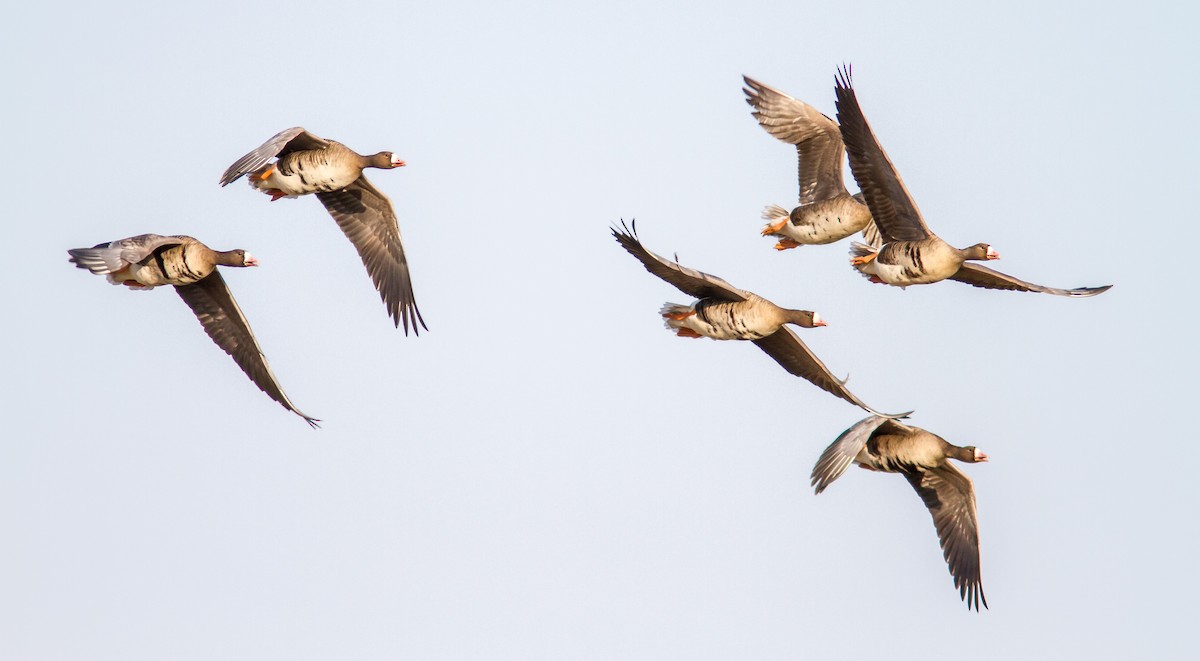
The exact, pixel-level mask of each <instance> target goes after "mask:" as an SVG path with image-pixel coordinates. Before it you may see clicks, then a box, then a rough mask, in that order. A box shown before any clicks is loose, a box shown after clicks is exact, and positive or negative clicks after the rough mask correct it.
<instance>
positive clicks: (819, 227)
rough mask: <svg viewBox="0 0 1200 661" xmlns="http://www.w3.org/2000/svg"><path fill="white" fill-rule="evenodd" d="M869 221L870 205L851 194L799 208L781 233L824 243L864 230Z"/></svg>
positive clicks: (799, 241) (815, 243)
mask: <svg viewBox="0 0 1200 661" xmlns="http://www.w3.org/2000/svg"><path fill="white" fill-rule="evenodd" d="M869 222H871V211H870V209H868V208H867V205H865V204H862V203H860V202H858V201H856V200H855V199H854V198H852V197H850V196H849V195H847V196H844V197H835V198H832V199H828V200H820V201H817V202H813V203H811V204H805V205H803V206H799V207H796V208H795V209H793V210H792V213H791V215H790V216H789V218H788V222H786V223H784V225H783V228H782V229H781V230H780V231H779V234H780V235H782V236H785V237H787V238H789V239H792V240H794V241H796V242H798V243H803V244H805V245H824V244H826V243H833V242H834V241H840V240H842V239H844V238H846V237H848V236H850V235H851V234H854V233H855V232H861V231H862V229H863V228H864V227H866V226H867V223H869Z"/></svg>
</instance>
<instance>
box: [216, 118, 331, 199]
mask: <svg viewBox="0 0 1200 661" xmlns="http://www.w3.org/2000/svg"><path fill="white" fill-rule="evenodd" d="M327 146H329V141H328V140H324V139H322V138H318V137H317V136H315V135H313V134H311V133H309V132H308V131H305V130H304V128H303V127H300V126H295V127H292V128H290V129H286V130H283V131H280V132H279V133H276V134H275V135H273V136H271V139H270V140H267V141H266V142H264V143H262V144H261V145H259V146H258V147H257V148H256V149H255V150H254V151H252V152H250V153H248V154H246V155H245V156H243V157H241V158H239V159H238V160H236V161H234V162H233V165H230V166H229V168H228V169H227V170H225V174H223V175H221V182H220V183H221V185H222V186H226V185H228V184H231V183H233V182H235V181H237V180H238V178H239V177H241V176H242V175H244V174H246V173H248V172H254V171H255V170H257V169H259V168H261V167H262V166H264V165H266V164H267V161H269V160H271V159H272V158H276V157H278V156H283V155H284V154H287V153H289V152H294V151H304V150H308V149H323V148H325V147H327Z"/></svg>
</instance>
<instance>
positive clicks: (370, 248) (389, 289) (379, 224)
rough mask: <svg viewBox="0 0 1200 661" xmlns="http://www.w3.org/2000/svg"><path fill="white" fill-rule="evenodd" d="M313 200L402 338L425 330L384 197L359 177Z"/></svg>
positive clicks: (397, 227)
mask: <svg viewBox="0 0 1200 661" xmlns="http://www.w3.org/2000/svg"><path fill="white" fill-rule="evenodd" d="M317 198H318V199H319V200H321V204H324V205H325V209H326V210H328V211H329V215H331V216H333V219H334V220H336V221H337V224H338V227H341V228H342V231H343V232H345V233H346V237H347V238H349V239H350V243H353V244H354V248H355V249H356V250H358V256H359V257H361V258H362V262H363V265H364V266H366V267H367V273H369V274H370V275H371V282H373V283H375V289H377V290H379V296H380V298H382V299H383V304H384V306H385V307H386V308H387V311H388V314H389V315H391V317H392V321H394V322H395V323H396V327H399V326H400V324H401V323H403V324H404V334H405V335H408V327H409V326H410V325H411V326H412V329H413V332H415V333H416V334H417V335H420V334H421V329H420V328H418V327H417V325H418V324H420V326H421V328H424V329H425V330H429V327H428V326H426V325H425V320H424V319H422V318H421V311H420V310H418V309H417V301H416V298H415V297H414V296H413V288H412V278H411V277H410V276H409V273H408V260H407V259H406V258H405V257H404V244H403V243H402V242H401V240H400V225H399V223H398V222H397V220H396V212H395V210H393V209H392V203H391V201H390V200H388V198H387V196H386V195H384V194H383V193H381V192H379V189H378V188H375V186H373V185H372V184H371V182H370V181H369V180H368V179H367V178H366V177H365V176H362V177H359V178H358V179H357V180H356V181H355V182H354V183H352V184H350V185H349V186H347V187H345V188H343V189H341V190H337V191H331V192H328V193H317Z"/></svg>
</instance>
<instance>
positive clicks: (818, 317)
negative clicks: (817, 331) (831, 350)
mask: <svg viewBox="0 0 1200 661" xmlns="http://www.w3.org/2000/svg"><path fill="white" fill-rule="evenodd" d="M812 322H813V326H825V325H826V324H825V320H824V319H822V318H821V315H820V314H817V313H816V312H814V313H813V321H812Z"/></svg>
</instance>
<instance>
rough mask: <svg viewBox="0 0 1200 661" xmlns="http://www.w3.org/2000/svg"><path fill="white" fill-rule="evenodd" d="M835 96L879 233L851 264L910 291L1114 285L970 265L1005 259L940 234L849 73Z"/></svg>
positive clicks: (1090, 291) (1087, 291) (842, 74)
mask: <svg viewBox="0 0 1200 661" xmlns="http://www.w3.org/2000/svg"><path fill="white" fill-rule="evenodd" d="M835 92H836V94H837V118H838V124H839V126H840V127H841V135H842V140H843V142H844V144H845V148H846V152H847V154H848V155H849V157H850V170H851V172H853V174H854V179H855V181H857V182H858V186H859V188H861V189H862V194H863V199H864V200H866V203H867V206H868V207H869V208H870V210H871V217H872V219H873V222H874V225H875V226H876V227H877V229H878V233H877V234H876V235H871V233H870V232H869V231H868V232H864V236H867V240H868V242H869V243H871V244H872V245H870V246H865V245H862V244H855V245H854V246H853V247H851V249H850V254H851V259H850V264H851V266H853V267H854V268H855V269H857V270H858V271H859V272H860V273H862V274H863V275H864V276H866V277H867V278H869V279H870V280H871V281H872V282H876V283H881V284H887V285H893V286H896V287H907V286H909V285H924V284H931V283H934V282H940V281H942V280H947V279H950V280H958V281H960V282H965V283H967V284H970V285H973V286H975V287H983V288H986V289H1007V290H1012V291H1027V292H1041V293H1046V294H1054V295H1057V296H1072V297H1082V296H1095V295H1096V294H1100V293H1102V292H1105V291H1108V289H1109V288H1111V287H1112V285H1106V286H1103V287H1078V288H1075V289H1058V288H1055V287H1046V286H1043V285H1037V284H1034V283H1032V282H1025V281H1024V280H1020V279H1018V278H1015V277H1013V276H1010V275H1006V274H1004V273H1000V272H999V271H994V270H992V269H989V268H987V267H984V266H981V265H978V264H973V263H970V262H974V261H989V260H993V259H999V258H1000V255H999V254H998V253H997V252H996V251H995V250H993V249H992V247H991V246H990V245H988V244H986V243H977V244H975V245H973V246H970V247H967V248H962V249H959V248H955V247H953V246H951V245H950V244H948V243H946V242H945V241H943V240H942V239H941V238H940V237H938V236H937V235H936V234H934V233H933V231H932V230H930V229H929V227H928V225H926V224H925V219H924V218H922V216H921V211H920V210H919V209H918V208H917V203H916V202H915V201H914V200H913V198H912V195H910V194H909V192H908V188H907V187H906V186H905V185H904V180H902V179H901V178H900V173H899V172H897V171H896V167H895V166H894V165H892V161H891V159H889V158H888V156H887V153H886V152H884V151H883V147H881V146H880V145H879V141H878V139H876V137H875V134H874V133H872V131H871V127H870V125H869V124H867V120H866V117H864V116H863V113H862V109H861V108H860V107H859V105H858V97H857V96H856V94H855V92H854V88H853V85H852V84H851V79H850V71H849V69H843V70H841V71H839V72H838V75H837V78H836V85H835Z"/></svg>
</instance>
